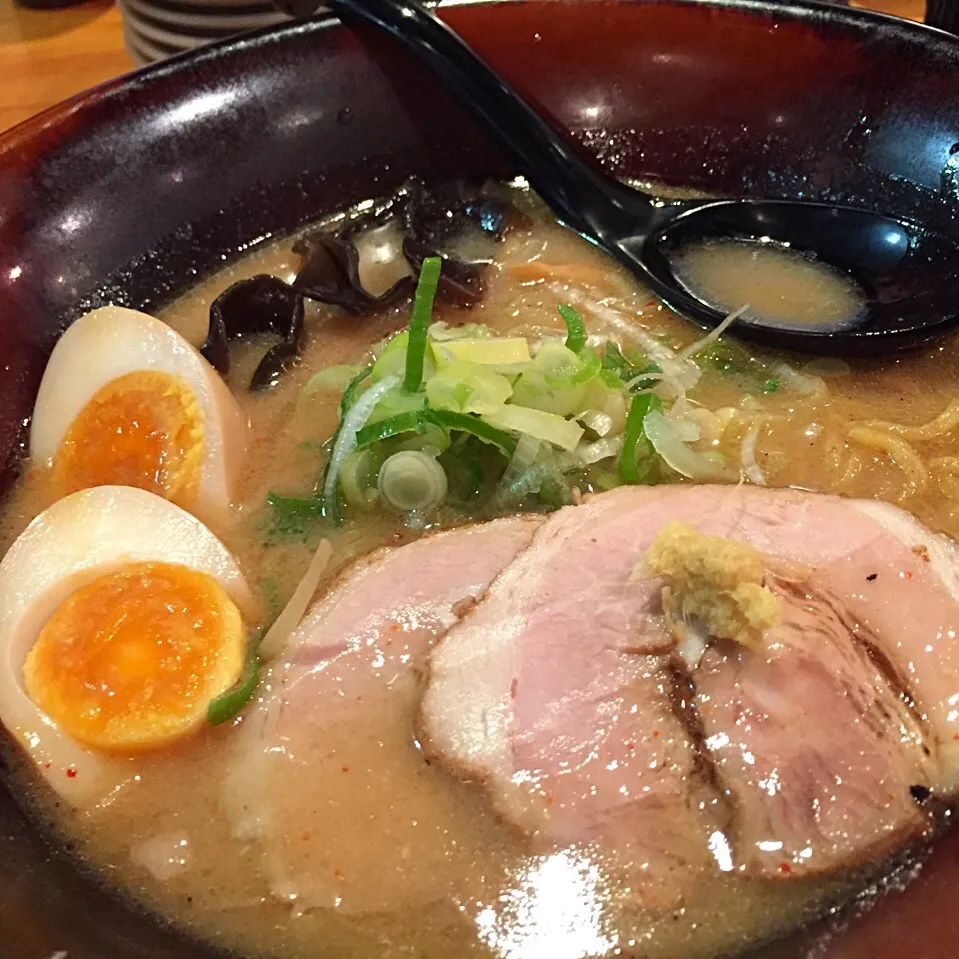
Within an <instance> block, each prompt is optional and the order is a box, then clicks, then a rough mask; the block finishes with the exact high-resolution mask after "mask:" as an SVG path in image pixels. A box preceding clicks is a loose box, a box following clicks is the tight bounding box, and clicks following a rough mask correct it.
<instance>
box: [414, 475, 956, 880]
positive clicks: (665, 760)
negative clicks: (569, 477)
mask: <svg viewBox="0 0 959 959" xmlns="http://www.w3.org/2000/svg"><path fill="white" fill-rule="evenodd" d="M672 521H681V522H683V523H686V524H689V525H691V526H693V527H695V528H696V529H698V530H699V531H701V532H703V533H706V534H709V535H713V536H722V537H728V538H733V539H737V540H740V541H743V542H746V543H749V544H750V545H752V546H753V547H755V548H756V549H757V550H759V551H760V552H761V553H763V554H765V555H766V556H768V557H770V558H771V560H775V561H776V562H775V564H776V565H777V567H782V566H788V567H790V568H802V569H804V570H805V571H806V572H805V573H804V579H803V580H802V581H801V582H794V583H790V584H787V585H786V586H784V587H783V588H782V589H779V590H778V592H777V596H778V599H779V601H780V603H781V605H782V608H783V617H782V620H781V622H780V624H779V625H778V626H776V627H774V628H772V629H769V630H767V633H766V636H765V637H764V640H765V645H764V647H763V649H762V650H761V651H760V652H751V651H749V650H744V649H740V648H738V647H734V646H732V644H730V643H728V642H723V643H715V644H712V645H711V646H710V648H709V649H708V650H707V653H706V655H705V656H704V657H703V659H702V661H701V662H700V663H699V664H698V666H696V667H695V668H693V669H691V670H689V671H688V675H687V677H686V679H687V681H688V683H690V684H691V685H690V695H689V702H690V703H691V704H692V705H693V706H694V707H695V709H694V716H693V721H692V722H690V721H689V717H688V716H685V717H683V716H681V713H680V712H677V710H676V709H675V706H676V698H677V697H676V689H677V687H676V685H675V683H670V682H669V681H668V677H669V673H668V670H669V663H668V658H667V656H666V655H665V654H663V653H657V652H656V651H657V650H660V649H662V648H663V646H664V643H666V642H668V634H669V630H668V629H667V628H666V625H665V623H664V618H663V611H662V598H661V594H662V585H663V584H662V581H660V580H657V579H654V578H650V577H648V576H639V577H636V576H635V575H634V569H635V567H636V565H637V563H640V562H641V561H642V559H643V555H644V553H645V551H646V550H647V549H648V547H649V546H650V544H651V543H652V541H653V539H654V538H655V537H656V535H657V534H658V533H659V532H660V530H661V529H662V528H663V526H665V525H666V524H667V523H669V522H672ZM927 559H928V561H927ZM957 568H959V564H957V563H956V557H955V552H954V549H953V547H951V545H950V544H948V543H946V542H945V541H943V540H941V539H940V538H938V537H933V536H932V535H931V534H930V533H929V532H928V531H926V530H924V529H923V528H922V527H920V526H919V525H918V524H917V523H915V522H914V521H913V520H911V519H910V518H909V517H908V516H906V514H904V513H902V512H901V511H899V510H895V509H893V508H892V507H879V508H878V509H877V508H876V506H875V504H865V505H860V504H858V503H855V502H852V501H844V500H840V499H837V498H833V497H826V496H817V495H814V494H806V493H801V492H796V491H772V490H757V489H755V488H748V487H743V488H733V487H708V486H705V487H690V486H684V487H666V488H664V487H659V488H655V489H641V488H627V489H621V490H617V491H614V492H612V493H607V494H603V495H601V496H597V497H595V498H593V499H591V500H589V501H588V502H587V503H585V504H584V505H582V506H579V507H572V508H567V509H565V510H561V511H559V512H558V513H556V514H554V515H553V516H551V517H550V518H549V519H547V520H546V522H545V523H544V524H543V525H542V526H541V527H540V529H539V530H538V531H537V533H536V534H535V536H534V538H533V542H532V544H531V546H530V547H529V549H527V550H526V551H525V552H524V553H522V554H520V555H519V556H518V557H517V559H516V560H515V561H514V562H513V563H512V564H511V565H510V566H509V567H508V568H507V569H506V570H505V571H504V572H503V573H502V574H501V575H500V577H499V578H498V579H497V580H496V581H495V582H494V584H493V586H492V587H491V588H490V590H489V591H488V592H487V594H486V596H485V597H484V599H483V600H482V601H481V602H480V603H479V604H478V605H477V607H476V608H475V609H474V610H473V611H472V612H471V613H470V614H469V615H468V616H467V617H466V618H465V619H464V620H463V621H462V622H460V623H459V624H457V625H456V626H454V627H453V628H452V629H451V630H450V632H449V633H448V634H447V636H446V637H445V638H444V640H443V641H442V642H441V643H440V644H439V646H438V647H437V648H436V650H435V651H434V653H433V655H432V657H431V661H430V683H429V686H428V688H427V691H426V693H425V695H424V700H423V710H422V723H423V728H424V731H425V735H426V737H427V740H428V749H430V750H431V751H433V752H434V753H435V754H436V755H437V756H439V757H441V758H442V759H443V760H444V761H445V762H446V763H447V764H448V765H449V766H450V767H451V768H452V769H454V770H456V771H458V772H459V773H460V774H464V773H465V774H468V775H470V776H472V777H473V778H476V779H478V780H481V781H483V782H484V783H485V784H486V785H487V787H488V789H489V790H490V794H491V796H492V798H493V801H494V803H495V804H496V805H497V807H498V808H499V809H500V811H501V812H502V813H503V814H504V815H505V816H507V817H509V818H510V819H512V820H513V821H514V822H516V823H518V824H519V825H521V826H523V827H524V828H526V829H527V830H529V831H531V832H532V833H534V834H535V835H537V836H539V837H541V838H543V839H547V838H548V839H550V840H552V841H555V842H570V841H580V842H592V841H599V842H602V843H605V844H612V845H614V846H616V847H618V848H623V847H624V846H626V845H631V846H632V849H633V853H634V855H635V861H636V862H638V863H639V864H640V865H641V867H642V868H643V869H644V871H645V873H646V875H647V876H648V877H650V878H651V880H652V881H653V883H654V884H656V885H659V886H662V885H663V883H668V882H674V880H673V879H672V878H671V877H673V876H675V875H676V872H677V870H676V867H677V866H683V865H685V866H687V867H688V866H689V865H695V864H696V863H697V862H700V861H701V859H700V857H701V855H702V854H703V853H702V850H704V849H706V848H707V847H708V848H710V849H711V850H712V852H713V854H714V855H715V856H716V859H717V862H718V864H719V866H720V868H736V869H743V870H746V871H748V872H749V873H751V874H754V875H763V876H770V877H773V876H775V877H780V876H783V875H792V874H794V873H796V874H798V873H802V872H809V871H815V870H831V869H836V868H841V867H843V866H846V865H848V864H851V863H858V862H861V861H863V860H867V859H871V858H876V857H878V856H881V855H882V854H883V853H884V852H886V851H887V850H888V849H889V847H890V845H892V844H894V843H895V842H897V841H901V840H903V839H904V838H906V837H908V836H910V835H913V834H915V833H916V832H918V831H920V830H921V829H922V828H923V826H924V817H923V815H922V813H921V809H920V807H919V805H918V803H917V802H916V797H919V798H921V797H922V796H923V795H924V794H925V790H926V789H927V788H929V787H931V788H938V789H940V790H942V789H947V788H949V786H950V783H951V782H952V780H953V778H954V776H955V765H956V763H955V751H954V747H953V746H951V745H950V742H947V741H945V740H944V738H943V733H944V732H945V731H947V730H949V729H950V724H953V725H954V724H955V721H956V717H955V716H951V717H950V714H949V712H948V707H947V706H946V705H945V701H944V699H943V697H945V696H948V695H952V694H954V693H955V692H957V691H959V663H957V662H956V657H957V656H959V651H957V650H956V648H955V642H954V640H953V637H954V636H955V631H956V629H957V627H959V606H957V603H956V600H955V598H954V596H953V593H952V592H951V589H950V583H951V582H953V581H954V579H955V575H956V573H955V571H956V569H957ZM874 574H875V575H874ZM879 579H884V580H887V581H889V582H890V583H891V588H890V589H889V590H888V591H880V590H876V591H870V585H871V584H872V583H875V582H877V581H878V580H879ZM920 654H921V655H923V656H925V657H926V659H927V661H928V663H929V664H928V665H926V666H924V668H917V664H916V662H915V659H916V657H917V656H918V655H920ZM933 661H934V662H935V666H932V665H931V664H932V662H933ZM936 668H943V669H945V670H946V671H947V675H945V676H943V675H942V674H941V673H938V672H937V671H936ZM913 681H914V682H913ZM904 690H908V691H909V692H910V693H912V695H913V696H915V697H916V698H917V701H916V702H912V701H910V700H909V699H908V698H907V697H906V696H904V695H903V692H904ZM696 726H698V727H699V729H698V730H697V729H696V728H695V727H696ZM690 730H692V732H693V733H700V734H701V737H702V738H701V749H702V752H703V753H704V755H705V757H706V759H707V760H708V761H707V762H706V763H705V764H704V766H705V767H706V770H705V771H706V773H707V775H706V776H705V779H706V780H707V781H711V782H712V783H713V784H714V785H715V787H716V789H717V794H716V798H717V800H719V801H718V802H717V803H714V804H712V805H710V803H709V802H706V803H705V808H703V809H701V808H699V804H701V803H702V802H703V800H702V798H701V797H702V792H701V788H700V786H699V785H697V781H698V780H700V776H699V775H698V772H697V765H696V753H695V745H696V742H697V741H699V736H697V735H692V734H691V732H690ZM949 736H950V740H951V733H950V734H949ZM697 800H698V802H697ZM724 811H725V816H726V817H727V818H726V819H725V820H724V818H723V813H724ZM719 827H721V830H722V832H721V833H718V831H717V830H718V828H719ZM784 866H785V868H784ZM687 871H689V870H687Z"/></svg>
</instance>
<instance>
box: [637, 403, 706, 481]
mask: <svg viewBox="0 0 959 959" xmlns="http://www.w3.org/2000/svg"><path fill="white" fill-rule="evenodd" d="M643 431H644V432H645V433H646V438H647V439H648V440H649V442H650V443H651V444H652V447H653V449H654V450H655V451H656V452H657V453H658V454H659V455H660V456H661V457H662V458H663V460H664V461H665V462H666V464H667V465H668V466H670V467H671V468H672V469H674V470H676V472H677V473H679V474H681V475H682V476H686V477H688V478H689V479H695V480H708V479H715V478H717V477H718V476H719V475H720V474H721V472H722V467H721V466H720V464H719V463H717V462H716V460H715V459H714V458H712V457H708V456H705V455H704V454H703V453H697V452H696V451H695V450H691V449H690V448H689V447H688V446H687V445H686V443H685V442H684V441H683V439H682V437H681V436H680V432H679V431H678V430H677V423H676V422H675V421H673V420H670V419H667V418H666V417H665V416H664V415H663V414H662V413H661V412H659V410H650V411H649V412H648V413H647V414H646V415H645V417H643Z"/></svg>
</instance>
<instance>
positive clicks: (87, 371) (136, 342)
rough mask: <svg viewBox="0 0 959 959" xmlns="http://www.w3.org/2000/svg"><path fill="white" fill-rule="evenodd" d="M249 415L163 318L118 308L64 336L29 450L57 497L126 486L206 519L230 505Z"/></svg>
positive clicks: (47, 376)
mask: <svg viewBox="0 0 959 959" xmlns="http://www.w3.org/2000/svg"><path fill="white" fill-rule="evenodd" d="M246 442H247V421H246V417H245V416H244V414H243V412H242V410H241V409H240V407H239V405H238V403H237V401H236V399H235V398H234V397H233V396H232V394H231V393H230V391H229V389H228V388H227V387H226V384H225V383H224V382H223V381H222V380H221V379H220V376H219V374H218V373H217V372H216V370H214V369H213V367H212V366H210V364H209V363H207V361H206V360H205V359H204V358H203V356H201V355H200V353H199V352H198V351H197V350H196V349H195V348H194V347H193V346H192V345H191V344H190V343H188V342H187V341H186V340H185V339H184V338H183V337H182V336H180V335H179V334H178V333H177V332H176V331H175V330H173V329H172V328H171V327H169V326H167V325H166V323H163V322H161V321H160V320H157V319H155V318H154V317H152V316H148V315H147V314H145V313H139V312H137V311H136V310H128V309H125V308H123V307H118V306H105V307H101V308H100V309H97V310H93V311H92V312H91V313H87V314H86V315H85V316H82V317H80V319H78V320H76V322H74V323H73V324H72V325H71V326H70V327H69V328H68V329H67V331H66V332H65V333H64V334H63V336H62V337H61V338H60V339H59V341H58V342H57V344H56V346H55V347H54V350H53V353H52V354H51V356H50V360H49V362H48V363H47V367H46V370H45V371H44V374H43V380H42V382H41V384H40V391H39V393H38V395H37V402H36V406H35V407H34V413H33V422H32V425H31V432H30V454H31V457H32V458H33V461H34V462H35V463H37V464H39V465H41V466H48V467H52V481H53V489H54V492H55V493H56V495H59V496H63V495H66V494H68V493H72V492H75V491H77V490H81V489H87V488H89V487H93V486H101V485H106V484H122V485H125V486H136V487H139V488H141V489H145V490H149V491H150V492H151V493H156V494H157V495H158V496H162V497H163V498H164V499H168V500H170V501H171V502H173V503H176V504H177V505H179V506H182V507H184V508H185V509H189V510H191V511H195V512H198V513H199V514H200V515H204V516H205V515H208V514H209V513H210V512H211V511H215V510H220V509H222V508H224V507H228V506H229V504H230V503H231V502H232V501H233V500H234V498H235V495H236V483H237V480H238V477H239V472H240V468H241V464H242V459H243V454H244V452H245V448H246Z"/></svg>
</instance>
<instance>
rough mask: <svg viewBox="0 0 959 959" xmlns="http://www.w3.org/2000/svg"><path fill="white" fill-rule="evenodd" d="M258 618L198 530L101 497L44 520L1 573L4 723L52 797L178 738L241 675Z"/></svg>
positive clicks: (182, 519) (161, 511)
mask: <svg viewBox="0 0 959 959" xmlns="http://www.w3.org/2000/svg"><path fill="white" fill-rule="evenodd" d="M257 613H258V611H257V607H256V603H255V601H254V600H253V597H252V594H251V592H250V589H249V587H248V585H247V583H246V581H245V580H244V578H243V575H242V573H241V571H240V568H239V566H238V565H237V563H236V561H235V560H234V558H233V556H232V555H231V554H230V553H229V551H228V550H227V549H226V547H225V546H223V544H222V543H221V542H220V541H219V540H218V539H217V538H216V537H215V536H214V535H213V533H212V532H210V530H209V529H207V528H206V527H205V526H204V525H203V524H202V523H201V522H200V521H199V520H198V519H196V518H195V517H194V516H192V515H191V514H189V513H187V512H186V511H185V510H182V509H180V508H179V507H178V506H175V505H174V504H172V503H170V502H168V501H167V500H164V499H161V498H160V497H158V496H156V495H154V494H152V493H148V492H146V491H144V490H140V489H135V488H133V487H124V486H101V487H97V488H94V489H88V490H84V491H81V492H79V493H74V494H72V495H70V496H67V497H65V498H64V499H61V500H60V501H58V502H57V503H55V504H54V505H53V506H51V507H50V508H49V509H47V510H46V511H44V512H43V513H41V514H40V515H39V516H38V517H37V518H36V519H35V520H34V521H33V522H32V523H31V524H30V525H29V526H28V527H27V528H26V530H24V532H23V533H22V534H21V535H20V536H19V538H18V539H17V540H16V542H14V544H13V546H11V547H10V549H9V551H8V552H7V554H6V556H4V558H3V561H2V562H0V722H2V724H3V725H4V726H5V727H6V728H7V730H8V731H9V732H10V733H11V734H12V735H13V736H14V738H15V739H17V740H18V741H19V742H20V743H21V744H22V745H23V746H24V747H25V748H26V750H27V752H28V753H29V755H30V756H31V758H32V759H33V761H34V763H35V764H36V766H37V768H38V769H39V770H40V771H41V772H42V773H43V774H44V775H45V776H46V777H47V779H49V780H50V782H51V783H52V785H53V786H54V788H55V789H57V791H58V792H60V793H61V795H64V796H65V797H68V798H71V799H72V800H75V801H81V802H82V801H89V800H91V799H92V800H93V801H96V800H97V799H100V798H102V797H103V796H105V795H107V794H109V792H110V791H111V789H113V788H115V787H116V786H117V785H119V784H120V782H121V781H122V780H123V779H124V778H125V777H127V776H129V775H130V772H129V763H128V762H127V763H124V759H123V757H129V756H131V755H133V754H136V753H141V752H143V751H145V750H156V749H158V748H161V747H164V746H168V745H170V744H171V743H174V742H176V741H177V740H180V739H183V738H185V737H187V736H189V735H190V734H192V733H193V732H195V731H196V730H197V729H198V728H199V727H200V726H202V725H203V724H204V723H205V722H206V719H207V708H208V706H209V704H210V703H211V702H212V701H213V700H214V699H216V698H217V697H219V696H221V695H222V694H223V693H224V692H226V691H227V690H229V689H230V687H231V686H233V685H234V684H235V683H236V682H237V680H238V678H239V677H240V675H241V674H242V671H243V667H244V662H245V659H246V655H247V651H248V629H249V627H250V625H251V624H252V623H253V622H255V621H256V618H257Z"/></svg>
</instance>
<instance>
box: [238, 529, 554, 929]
mask: <svg viewBox="0 0 959 959" xmlns="http://www.w3.org/2000/svg"><path fill="white" fill-rule="evenodd" d="M538 524H539V519H538V518H537V517H517V518H511V519H505V520H499V521H497V522H495V523H487V524H484V525H481V526H470V527H465V528H462V529H457V530H452V531H449V532H445V533H438V534H435V535H432V536H428V537H425V538H424V539H421V540H418V541H417V542H415V543H412V544H410V545H408V546H403V547H399V548H395V549H384V550H379V551H377V552H375V553H372V554H371V555H370V556H367V557H365V558H364V559H362V560H360V561H359V562H357V563H356V564H354V565H353V566H351V567H349V568H348V569H347V570H346V571H345V572H344V573H343V574H341V575H340V577H339V578H338V579H337V581H336V582H335V583H334V585H333V586H332V588H331V589H330V590H329V591H328V592H327V593H326V594H325V595H324V596H323V597H322V598H321V599H320V600H319V601H318V602H317V603H316V604H315V606H314V607H313V608H312V609H311V610H310V612H309V613H308V614H307V616H306V618H305V619H304V620H303V622H302V623H301V624H300V626H299V627H298V628H297V629H296V631H295V633H294V634H293V636H292V637H291V640H290V643H289V646H288V648H287V651H286V653H285V654H284V658H283V659H282V660H281V661H280V662H279V663H277V664H275V665H274V666H273V668H272V670H271V673H270V677H269V680H268V682H267V684H266V687H265V688H266V692H265V694H264V696H263V698H262V699H261V701H260V703H259V704H258V706H257V707H256V708H255V709H254V710H253V711H252V712H251V713H250V714H249V716H247V717H246V718H245V719H244V722H243V726H244V729H243V730H242V731H241V735H240V736H239V737H237V744H236V748H237V757H236V761H235V764H234V772H233V773H232V775H231V777H230V779H229V781H228V782H227V784H226V789H225V792H224V795H225V797H226V801H227V805H228V810H229V813H230V816H231V819H232V822H233V825H234V829H235V831H236V832H237V833H238V835H239V836H240V837H241V838H247V839H254V840H256V841H257V848H258V850H259V852H260V854H261V862H262V866H263V869H264V872H265V874H266V875H267V876H268V877H269V880H270V883H271V886H272V891H273V893H274V895H275V896H277V898H279V899H281V900H286V901H289V902H290V903H292V904H293V906H294V908H296V909H309V908H313V907H329V908H337V909H339V910H340V911H341V912H344V913H351V912H352V913H357V912H376V911H381V910H389V909H402V908H413V907H417V906H422V905H423V904H424V903H426V902H429V901H431V900H433V899H435V898H437V897H438V896H449V895H453V894H455V893H456V892H457V889H458V887H457V884H458V883H460V882H461V881H463V879H464V877H466V876H467V875H468V874H469V872H470V869H471V865H472V864H471V859H470V850H468V849H465V848H459V847H457V846H456V845H455V844H452V845H451V844H450V843H449V841H448V837H447V836H446V831H449V832H451V833H453V834H455V832H456V830H457V823H458V822H459V817H462V816H464V815H467V814H468V813H467V811H466V810H464V809H463V808H462V807H461V805H460V804H458V803H457V798H458V797H457V796H456V795H451V794H450V790H449V785H448V783H446V782H445V781H443V780H442V777H441V776H439V775H438V773H437V771H436V770H430V769H429V767H428V766H427V765H426V763H425V762H424V761H423V758H422V755H421V754H420V753H419V752H418V750H417V747H416V743H415V740H414V736H413V720H414V715H415V710H416V704H417V702H418V697H419V671H420V670H422V668H423V667H424V665H425V660H426V656H427V653H428V652H429V649H430V647H431V645H432V644H433V642H434V641H435V640H436V638H437V637H438V636H440V635H442V634H443V632H445V631H446V629H448V628H449V626H450V625H451V624H452V623H453V622H455V621H456V617H457V615H458V613H459V612H460V611H461V610H462V609H463V608H464V607H467V606H469V604H470V603H471V602H473V601H474V600H475V599H476V598H477V597H479V596H481V595H482V593H483V591H484V590H485V589H486V587H487V585H488V584H489V582H490V580H492V579H493V577H494V576H496V574H497V573H498V572H499V571H500V570H501V569H502V568H503V567H504V566H506V565H507V564H508V563H509V562H510V561H511V560H512V559H513V557H514V556H515V555H516V554H517V553H518V552H519V551H521V550H522V549H524V548H525V547H526V546H527V545H528V544H529V542H530V537H531V536H532V533H533V530H534V529H535V528H536V527H537V525H538ZM358 820H360V821H361V822H362V823H363V828H362V829H360V830H357V828H356V823H357V821H358ZM491 820H492V817H491ZM464 831H465V830H464Z"/></svg>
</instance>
